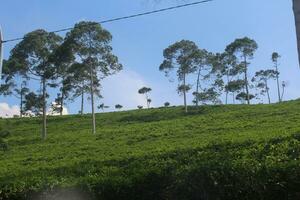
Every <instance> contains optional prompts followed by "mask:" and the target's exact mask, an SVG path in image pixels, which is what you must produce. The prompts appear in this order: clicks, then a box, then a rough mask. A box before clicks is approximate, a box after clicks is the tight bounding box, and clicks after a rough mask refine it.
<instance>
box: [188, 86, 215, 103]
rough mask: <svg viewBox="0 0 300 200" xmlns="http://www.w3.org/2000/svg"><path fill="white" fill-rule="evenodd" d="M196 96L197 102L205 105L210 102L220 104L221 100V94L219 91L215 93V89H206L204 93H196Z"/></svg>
mask: <svg viewBox="0 0 300 200" xmlns="http://www.w3.org/2000/svg"><path fill="white" fill-rule="evenodd" d="M194 95H195V96H196V99H197V101H199V102H201V103H202V104H204V105H205V104H207V103H209V102H212V103H214V104H217V103H219V102H220V100H219V99H218V97H219V94H218V92H217V91H215V88H208V89H204V90H203V91H202V92H199V93H196V94H194ZM195 103H196V101H195Z"/></svg>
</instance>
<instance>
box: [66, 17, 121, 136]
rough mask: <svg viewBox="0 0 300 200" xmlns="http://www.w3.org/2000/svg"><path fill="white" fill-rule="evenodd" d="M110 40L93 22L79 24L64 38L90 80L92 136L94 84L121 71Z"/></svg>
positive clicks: (107, 34)
mask: <svg viewBox="0 0 300 200" xmlns="http://www.w3.org/2000/svg"><path fill="white" fill-rule="evenodd" d="M111 40H112V35H111V34H110V33H109V32H108V31H107V30H105V29H103V28H102V27H101V25H100V24H98V23H95V22H80V23H78V24H76V25H75V27H74V29H73V30H71V31H70V32H69V33H68V34H67V36H66V41H67V43H69V44H70V46H71V49H72V52H73V53H74V56H75V58H76V59H77V60H76V61H77V62H78V63H80V64H82V65H81V66H82V67H84V72H85V74H87V75H88V76H89V78H90V80H89V81H90V84H89V89H90V99H91V107H92V132H93V134H96V118H95V106H94V102H95V99H94V97H95V82H96V83H97V82H100V80H102V79H104V78H105V77H107V76H109V75H111V74H114V73H116V72H118V71H120V70H121V69H122V65H121V64H119V62H118V58H117V57H116V56H115V55H114V54H113V53H112V47H111V45H110V43H111Z"/></svg>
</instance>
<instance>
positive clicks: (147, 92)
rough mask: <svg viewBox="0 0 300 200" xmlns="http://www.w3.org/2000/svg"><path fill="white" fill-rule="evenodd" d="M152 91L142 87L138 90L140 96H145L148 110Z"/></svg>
mask: <svg viewBox="0 0 300 200" xmlns="http://www.w3.org/2000/svg"><path fill="white" fill-rule="evenodd" d="M151 91H152V89H151V88H148V87H142V88H141V89H139V90H138V93H139V94H143V95H145V97H146V103H147V108H150V103H151V102H149V93H150V92H151Z"/></svg>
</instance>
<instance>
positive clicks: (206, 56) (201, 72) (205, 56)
mask: <svg viewBox="0 0 300 200" xmlns="http://www.w3.org/2000/svg"><path fill="white" fill-rule="evenodd" d="M210 56H211V55H210V53H208V52H207V51H206V50H204V49H203V50H202V49H198V50H197V51H195V52H194V54H193V55H192V56H191V58H192V59H193V60H194V62H195V63H194V64H195V68H196V69H195V72H196V73H197V83H196V91H195V92H194V93H193V95H194V96H195V104H196V106H198V105H199V99H198V96H199V93H200V89H203V88H202V87H201V84H200V82H201V80H202V81H204V80H207V79H209V77H210V72H211V67H210V65H209V61H210Z"/></svg>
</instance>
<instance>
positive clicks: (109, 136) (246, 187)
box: [0, 101, 300, 200]
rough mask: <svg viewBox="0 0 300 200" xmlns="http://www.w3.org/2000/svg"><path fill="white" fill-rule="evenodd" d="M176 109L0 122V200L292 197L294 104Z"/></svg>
mask: <svg viewBox="0 0 300 200" xmlns="http://www.w3.org/2000/svg"><path fill="white" fill-rule="evenodd" d="M183 109H184V108H183V107H176V108H161V109H147V110H137V111H130V112H118V113H105V114H98V115H97V116H96V117H97V122H98V123H97V128H98V130H99V132H98V134H97V135H96V136H95V135H91V134H89V133H90V116H89V115H84V116H77V115H74V116H63V117H59V118H57V117H50V118H49V121H48V122H49V124H48V125H49V128H48V133H49V134H48V140H46V141H41V140H40V139H39V134H40V131H39V127H40V122H39V119H38V118H24V119H10V120H4V119H2V120H0V127H3V130H6V129H8V130H10V131H11V135H10V136H9V137H8V138H7V141H8V144H9V147H10V148H9V149H8V151H7V152H0V160H1V163H0V199H2V200H6V199H10V200H16V199H18V200H19V199H48V198H49V196H57V195H60V194H66V195H67V194H68V195H70V194H77V195H78V197H79V196H81V195H83V196H85V195H86V196H88V197H86V198H83V199H88V200H89V199H93V198H95V199H104V200H106V199H122V200H124V199H125V200H126V199H128V200H129V199H158V200H166V199H175V200H176V199H178V200H182V199H192V200H193V199H195V200H197V199H222V200H223V199H225V200H232V199H275V200H277V199H278V200H281V199H298V195H299V194H298V191H299V187H300V184H299V180H300V173H299V172H300V168H299V166H300V151H299V149H300V128H299V123H300V115H299V113H300V102H299V101H292V102H287V103H282V104H276V105H253V106H248V105H228V106H202V107H199V108H196V107H190V112H189V113H188V114H186V113H184V112H182V111H183ZM8 122H10V123H9V126H8ZM43 195H47V198H46V197H45V196H43ZM68 195H67V196H68ZM39 196H42V197H43V198H37V197H39ZM53 199H55V198H53ZM71 199H72V198H71Z"/></svg>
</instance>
